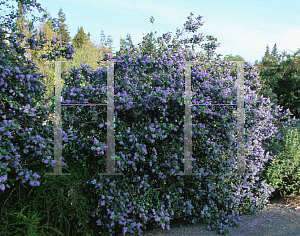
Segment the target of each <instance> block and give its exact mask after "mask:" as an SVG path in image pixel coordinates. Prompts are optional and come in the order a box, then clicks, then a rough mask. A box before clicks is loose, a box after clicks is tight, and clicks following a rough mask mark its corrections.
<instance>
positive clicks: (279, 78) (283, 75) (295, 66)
mask: <svg viewBox="0 0 300 236" xmlns="http://www.w3.org/2000/svg"><path fill="white" fill-rule="evenodd" d="M299 53H300V51H298V52H296V53H295V54H294V55H293V56H291V55H287V54H286V53H285V52H284V53H283V55H281V58H284V57H286V56H287V59H286V60H283V59H282V60H281V62H280V63H279V64H278V65H277V66H276V67H275V66H269V67H268V68H266V69H265V68H264V69H262V71H261V73H260V77H261V79H262V81H264V84H265V86H268V87H270V88H271V89H272V91H273V93H274V94H276V95H277V99H278V105H281V106H283V108H284V109H287V108H289V109H290V111H291V113H292V114H293V116H294V117H295V118H296V119H298V118H299V115H300V114H299V107H300V58H299V56H297V54H299ZM293 116H292V117H293Z"/></svg>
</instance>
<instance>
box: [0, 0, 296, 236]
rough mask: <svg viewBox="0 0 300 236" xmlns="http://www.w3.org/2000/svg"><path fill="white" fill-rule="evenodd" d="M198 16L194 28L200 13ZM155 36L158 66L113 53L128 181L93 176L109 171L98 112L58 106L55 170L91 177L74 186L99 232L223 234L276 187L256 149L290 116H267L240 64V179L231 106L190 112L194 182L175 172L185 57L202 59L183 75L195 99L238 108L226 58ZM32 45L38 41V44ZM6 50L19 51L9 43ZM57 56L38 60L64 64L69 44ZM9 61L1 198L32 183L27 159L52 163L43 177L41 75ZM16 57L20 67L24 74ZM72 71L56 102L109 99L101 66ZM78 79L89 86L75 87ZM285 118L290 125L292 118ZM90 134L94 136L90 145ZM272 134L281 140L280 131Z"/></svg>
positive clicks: (119, 139)
mask: <svg viewBox="0 0 300 236" xmlns="http://www.w3.org/2000/svg"><path fill="white" fill-rule="evenodd" d="M27 3H28V4H29V3H31V1H23V4H24V5H25V4H27ZM189 19H190V18H189ZM196 19H197V20H198V21H200V19H201V17H200V16H199V17H198V18H196ZM198 26H199V24H198V23H191V20H190V21H189V22H187V23H186V25H185V29H189V30H190V31H192V32H194V30H195V29H197V28H198ZM0 35H1V41H2V46H1V50H5V49H9V48H6V47H5V46H3V45H4V44H3V37H4V36H3V32H1V33H0ZM41 35H42V34H41ZM16 37H17V36H16ZM16 37H15V35H14V34H13V35H12V38H10V41H11V42H16V41H13V40H14V38H16ZM197 38H198V40H197ZM193 39H194V40H193V41H192V42H193V44H196V43H200V42H201V40H202V38H201V37H199V35H198V36H197V35H196V36H195V35H194V37H193ZM158 40H159V41H161V45H163V46H162V48H161V49H162V50H161V55H160V57H159V58H158V59H154V58H153V57H152V55H151V56H148V55H145V56H143V57H142V56H141V55H139V53H140V52H139V51H136V50H135V47H133V48H129V49H127V50H126V51H125V53H124V54H123V55H120V56H118V58H117V60H118V61H122V62H116V63H115V65H114V74H115V77H114V85H115V92H114V96H115V124H116V126H115V134H116V136H115V141H116V146H115V153H116V172H120V173H123V174H124V175H123V176H99V175H98V173H104V172H105V171H106V169H105V168H106V153H105V152H104V151H103V150H104V148H103V147H105V140H106V135H105V133H106V130H107V129H106V125H107V121H106V109H105V107H104V108H103V107H62V110H64V113H63V114H67V115H62V122H63V125H62V140H63V142H64V146H63V159H64V161H65V163H63V165H64V164H66V167H67V168H69V166H72V167H74V166H75V167H76V168H75V169H77V171H78V172H79V171H87V172H88V173H89V175H88V178H89V179H90V180H92V179H95V180H96V181H95V182H94V184H87V185H84V184H83V186H82V187H83V188H85V191H86V195H87V197H89V199H90V200H91V212H90V213H91V216H92V217H93V218H95V219H92V220H91V222H90V225H91V227H95V226H96V225H97V226H98V227H97V230H98V231H99V232H101V233H102V235H107V234H110V235H112V234H113V233H115V231H120V230H121V231H122V232H123V234H124V235H125V233H126V232H130V233H134V232H139V233H141V232H142V230H141V228H144V229H145V228H146V224H147V223H149V222H156V224H157V226H161V227H162V228H163V229H164V228H167V229H170V221H171V220H172V219H176V218H180V217H182V218H183V220H185V221H188V222H192V223H196V222H197V221H204V222H206V223H209V227H208V229H218V232H219V233H221V234H224V233H227V232H228V227H230V226H236V225H238V224H239V222H238V221H239V220H240V218H239V217H238V216H239V215H241V214H242V213H244V212H249V211H250V212H251V213H257V211H260V210H261V209H262V208H263V207H265V205H266V203H267V198H268V197H269V195H270V192H271V190H272V189H270V188H269V186H268V185H267V184H266V182H265V180H262V179H260V176H259V175H260V172H261V170H262V166H263V163H265V162H267V161H268V160H269V159H271V158H272V156H271V155H269V154H270V153H269V152H267V153H265V150H264V149H263V148H262V146H263V144H264V143H267V142H269V140H270V139H271V138H272V137H274V136H275V135H276V134H277V129H276V127H275V126H274V124H273V122H274V121H277V120H278V118H280V119H282V120H283V119H286V117H287V116H288V115H289V114H290V113H289V111H286V112H285V113H283V114H281V113H279V111H280V109H279V106H278V107H276V109H275V110H274V111H273V110H271V105H272V104H270V100H269V99H266V98H263V97H262V96H261V97H258V96H257V95H256V92H257V91H258V90H259V89H260V88H261V86H260V84H259V82H258V77H257V73H256V71H257V69H255V68H253V67H252V66H251V65H250V64H249V63H245V64H244V65H243V66H244V71H245V78H244V81H245V88H246V90H245V116H246V117H245V143H247V148H246V150H245V160H246V163H247V171H246V173H245V175H243V176H238V175H237V174H236V173H235V166H234V165H235V161H234V155H235V150H236V149H235V140H236V139H235V129H236V115H235V114H234V112H232V111H230V109H229V108H226V107H225V108H222V107H219V108H218V107H213V106H204V107H202V106H192V117H193V125H192V133H193V143H194V145H193V148H194V149H193V153H194V154H193V158H192V162H193V172H194V173H201V175H195V176H185V175H183V176H176V175H174V174H175V173H183V169H184V161H183V157H184V153H183V146H184V145H183V141H184V136H183V135H184V74H185V73H184V72H185V61H197V60H200V61H202V63H203V64H197V65H195V66H192V70H191V71H192V72H191V77H192V88H193V99H192V103H193V104H197V103H206V102H209V103H223V104H228V103H233V102H235V101H236V99H237V96H236V86H235V84H236V83H235V81H236V74H237V73H236V71H235V72H230V67H231V66H232V65H233V63H229V64H228V63H227V62H222V63H221V62H218V61H217V62H215V63H214V64H211V61H209V68H208V69H203V66H204V64H205V63H206V62H205V61H204V60H203V59H202V58H201V56H200V55H197V56H195V54H193V53H191V52H190V51H188V50H187V47H185V48H184V49H181V48H178V45H179V44H177V45H175V44H174V45H173V46H174V47H172V46H170V45H168V43H169V41H170V34H169V32H168V33H167V34H163V37H162V38H159V39H158ZM28 41H29V43H30V45H32V47H34V46H35V44H34V39H32V40H31V41H30V40H28ZM52 42H53V43H55V41H54V40H53V41H52ZM185 42H187V41H185ZM39 43H40V44H43V41H42V40H41V41H40V42H39ZM38 45H39V44H38ZM184 46H186V45H185V43H184ZM11 47H12V48H17V47H18V45H17V43H11ZM56 49H57V48H56ZM21 50H22V49H20V50H19V51H18V50H16V52H22V51H21ZM60 52H61V54H59V53H54V54H52V55H51V54H48V56H47V55H45V57H48V58H47V59H48V60H49V61H51V60H56V58H59V56H62V57H63V56H65V57H67V58H69V57H70V55H71V54H72V53H73V50H72V48H71V47H70V48H67V49H65V51H63V50H62V49H61V50H60ZM20 54H21V55H22V53H20ZM14 55H15V53H9V55H8V53H5V54H4V53H3V54H2V55H0V61H1V64H0V65H1V67H0V86H1V90H2V92H3V95H2V97H1V101H3V102H5V105H4V108H5V109H3V110H0V112H1V114H2V113H5V114H4V115H2V120H1V121H0V124H1V128H0V140H1V152H2V153H1V154H0V155H1V156H0V160H1V165H2V167H1V176H2V178H1V182H2V185H1V186H2V191H4V190H5V186H6V187H8V188H9V184H8V183H11V184H12V185H13V183H14V181H18V180H22V182H23V183H25V182H26V181H28V180H30V185H31V186H34V185H36V186H38V185H39V181H37V179H38V178H39V177H40V176H39V175H38V174H37V173H34V174H32V171H31V170H26V169H25V168H22V162H23V161H24V160H34V161H36V162H37V166H40V167H42V166H43V165H46V164H47V165H46V167H52V170H51V168H48V169H47V170H48V173H49V172H52V171H53V160H52V159H53V157H54V154H53V145H52V143H53V136H54V133H53V130H54V129H53V127H54V126H53V124H52V125H51V124H50V125H46V126H42V121H41V117H45V118H46V115H45V114H46V113H45V112H46V110H49V109H50V108H44V107H43V106H41V107H35V103H36V102H37V101H41V99H42V95H43V91H44V89H45V87H43V88H42V87H41V86H42V84H41V83H40V82H39V81H38V78H39V76H41V74H38V73H35V72H34V69H35V67H34V65H32V62H31V61H29V60H27V61H25V60H23V61H20V63H19V64H17V65H15V64H14V65H12V64H9V59H7V58H10V57H13V56H14ZM8 56H9V57H8ZM106 56H107V58H106V59H110V57H111V55H106ZM23 58H24V57H23ZM21 62H23V63H27V64H28V65H27V66H26V67H25V66H24V65H23V64H22V63H21ZM69 72H70V75H69V76H68V77H67V78H66V77H65V75H66V72H63V73H62V78H63V79H64V80H65V84H64V86H63V87H62V99H63V101H62V102H63V103H66V102H67V103H68V102H70V103H105V100H104V99H105V98H106V97H107V96H106V90H107V73H108V70H107V69H102V68H99V69H98V70H95V71H89V68H88V67H86V66H84V65H82V68H77V69H76V68H72V69H71V70H70V71H69ZM82 80H83V82H87V83H88V84H89V86H88V87H85V86H83V87H81V86H80V83H81V81H82ZM101 93H102V95H101ZM20 97H21V98H22V99H21V98H20ZM53 106H54V105H53ZM53 106H52V107H51V108H53ZM35 118H36V119H35ZM37 121H38V122H37ZM39 121H41V122H39ZM82 123H84V124H83V125H82ZM281 123H282V124H283V125H288V126H293V125H296V124H295V120H294V119H293V120H288V121H282V122H281ZM71 126H72V127H73V129H72V130H70V127H71ZM64 130H65V131H64ZM12 132H14V133H15V135H14V136H11V133H12ZM89 136H92V138H90V139H88V138H86V137H89ZM277 138H279V139H283V138H284V137H282V136H280V132H279V134H278V136H277ZM103 145H104V146H103ZM38 161H40V162H38ZM82 162H84V164H85V165H86V167H85V168H83V167H82ZM11 168H14V170H15V172H16V174H14V173H12V171H11ZM72 169H73V168H72ZM8 172H9V173H8ZM24 175H25V177H24ZM15 177H16V178H15ZM29 187H30V186H29ZM99 226H100V227H99Z"/></svg>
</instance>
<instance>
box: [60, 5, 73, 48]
mask: <svg viewBox="0 0 300 236" xmlns="http://www.w3.org/2000/svg"><path fill="white" fill-rule="evenodd" d="M58 18H59V21H60V25H61V27H60V28H59V31H58V35H59V36H60V38H61V40H62V42H66V43H67V44H68V45H70V42H71V37H70V33H69V31H68V29H67V27H68V26H67V25H66V24H65V21H66V16H65V14H64V13H63V11H62V8H60V10H59V12H58Z"/></svg>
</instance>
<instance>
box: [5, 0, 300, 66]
mask: <svg viewBox="0 0 300 236" xmlns="http://www.w3.org/2000/svg"><path fill="white" fill-rule="evenodd" d="M9 2H10V4H13V5H14V6H16V7H17V3H16V2H15V1H9ZM37 2H39V3H41V5H42V8H44V9H46V10H47V11H48V12H49V13H50V15H51V17H53V18H58V12H59V9H60V7H61V8H62V10H63V12H64V14H65V16H66V22H65V23H66V24H67V25H68V30H69V32H70V36H71V37H74V36H75V34H76V33H77V30H78V28H79V27H80V26H82V27H83V29H84V31H85V33H86V34H87V33H88V32H90V34H91V41H92V42H94V43H96V44H99V43H100V33H101V30H102V29H103V30H104V34H105V36H106V39H107V36H108V35H111V36H112V38H113V44H112V46H113V50H114V52H115V51H116V50H118V49H119V45H120V38H121V37H122V38H126V35H127V34H128V33H129V34H131V37H132V39H133V44H134V45H137V44H138V43H140V42H141V41H142V38H143V36H144V35H146V34H147V33H150V32H151V31H153V32H154V31H155V30H156V31H157V37H159V36H161V35H162V34H163V33H166V32H167V31H170V32H172V33H171V35H172V36H175V35H176V34H175V33H176V28H178V29H180V30H181V29H182V28H183V24H184V23H185V22H186V21H187V17H188V16H189V15H190V12H193V14H194V17H193V20H194V19H195V17H197V16H198V15H201V16H203V18H202V21H204V25H203V26H202V27H200V29H198V31H197V32H195V34H199V33H203V36H206V35H212V36H214V37H216V38H217V39H218V41H217V43H221V47H219V48H217V50H216V53H218V54H221V55H223V56H222V58H223V57H224V56H225V55H229V54H232V55H241V56H242V57H243V58H244V59H245V60H246V61H249V62H251V63H254V61H255V60H256V59H257V60H261V58H262V57H263V55H264V53H265V50H266V46H267V44H268V45H269V48H270V52H271V50H272V48H273V46H274V43H276V44H277V49H278V51H279V52H280V53H281V52H282V51H283V50H285V51H286V52H287V53H289V54H292V52H296V51H297V50H298V48H300V41H299V39H300V24H299V23H300V14H299V10H300V1H298V0H263V1H261V0H252V1H239V0H226V1H224V0H187V1H180V0H165V1H157V0H148V1H146V0H126V1H121V0H110V1H103V0H59V1H58V0H51V1H49V0H37ZM1 8H2V10H1V14H2V13H3V11H4V10H5V13H6V14H7V13H9V12H10V11H11V9H7V8H6V7H1ZM33 14H34V15H37V16H40V17H41V16H42V14H39V13H38V11H36V10H34V11H33ZM28 16H30V14H29V15H28ZM151 16H153V17H154V18H155V21H154V24H153V26H152V24H151V23H150V20H149V18H150V17H151ZM30 19H31V17H30ZM143 34H144V35H143ZM192 35H193V33H190V34H187V33H185V35H184V36H185V37H186V36H190V37H191V36H192ZM198 51H202V49H201V48H200V47H197V48H196V52H198Z"/></svg>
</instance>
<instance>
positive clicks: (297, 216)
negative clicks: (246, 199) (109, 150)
mask: <svg viewBox="0 0 300 236" xmlns="http://www.w3.org/2000/svg"><path fill="white" fill-rule="evenodd" d="M241 219H243V220H244V221H243V222H242V224H241V225H240V227H239V228H238V227H235V228H233V227H229V230H230V232H229V234H228V235H234V236H253V235H255V236H266V235H272V236H297V235H300V196H298V197H294V198H293V197H288V202H287V199H283V198H277V199H273V200H270V204H268V206H267V208H266V209H264V210H262V212H261V213H258V214H257V215H250V214H248V215H244V214H243V215H242V216H241ZM206 227H207V224H203V223H197V224H195V225H188V224H184V223H175V224H172V223H171V225H170V230H163V229H162V228H155V229H147V230H145V231H144V232H143V233H141V234H140V235H141V236H144V235H145V236H154V235H155V236H187V235H189V236H192V235H199V236H200V235H201V236H202V235H203V236H205V235H220V234H218V233H217V231H207V230H206ZM117 235H118V236H119V235H120V236H121V235H122V234H117ZM127 235H131V236H138V234H127V233H126V236H127Z"/></svg>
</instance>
